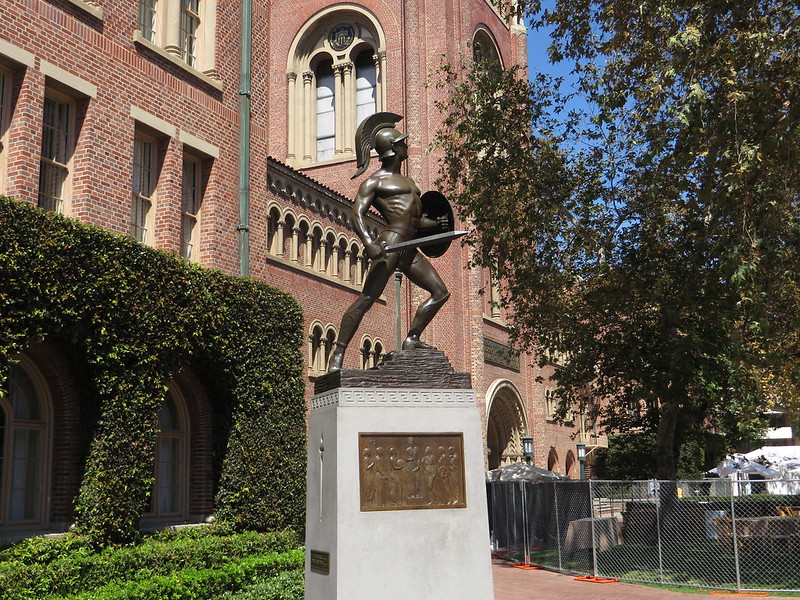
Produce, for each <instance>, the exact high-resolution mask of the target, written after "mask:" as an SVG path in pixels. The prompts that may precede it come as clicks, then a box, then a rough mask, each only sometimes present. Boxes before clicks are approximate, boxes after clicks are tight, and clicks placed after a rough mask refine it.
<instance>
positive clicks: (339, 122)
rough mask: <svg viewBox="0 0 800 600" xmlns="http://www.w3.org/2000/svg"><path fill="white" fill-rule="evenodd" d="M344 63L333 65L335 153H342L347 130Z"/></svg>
mask: <svg viewBox="0 0 800 600" xmlns="http://www.w3.org/2000/svg"><path fill="white" fill-rule="evenodd" d="M343 77H344V65H343V64H339V65H335V66H334V67H333V111H334V118H335V127H336V130H335V131H334V138H335V142H334V144H335V150H334V154H341V153H342V151H343V150H342V148H344V145H345V142H344V137H345V135H344V132H345V131H346V129H345V125H344V113H345V106H346V102H345V100H344V82H343Z"/></svg>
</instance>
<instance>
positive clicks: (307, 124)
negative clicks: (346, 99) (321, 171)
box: [300, 71, 317, 162]
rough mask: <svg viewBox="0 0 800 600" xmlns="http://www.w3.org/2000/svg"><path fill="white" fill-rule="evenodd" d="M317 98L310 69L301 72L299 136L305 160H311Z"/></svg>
mask: <svg viewBox="0 0 800 600" xmlns="http://www.w3.org/2000/svg"><path fill="white" fill-rule="evenodd" d="M316 105H317V99H316V94H314V73H313V72H311V71H306V72H305V73H303V113H304V114H303V122H302V127H300V136H301V138H300V139H301V140H302V142H303V160H304V161H305V162H311V159H312V156H314V155H313V154H312V145H313V142H314V140H313V139H312V138H313V137H314V135H313V134H312V132H313V131H315V130H316V127H315V126H314V119H315V117H316V111H315V108H316Z"/></svg>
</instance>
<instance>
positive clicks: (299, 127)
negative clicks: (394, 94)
mask: <svg viewBox="0 0 800 600" xmlns="http://www.w3.org/2000/svg"><path fill="white" fill-rule="evenodd" d="M385 48H386V41H385V37H384V35H383V30H382V28H381V27H380V25H379V24H378V22H377V20H376V19H375V17H374V16H373V15H372V14H371V13H369V12H368V11H366V10H364V9H362V8H360V7H356V6H348V7H347V8H344V9H343V8H342V7H340V6H331V7H328V8H326V9H324V10H322V11H320V12H319V13H318V14H317V15H316V16H315V17H314V18H313V19H312V20H310V21H308V22H307V23H306V24H305V25H304V26H303V27H302V28H301V30H300V31H299V32H298V33H297V35H296V36H295V39H294V42H293V43H292V47H291V48H290V51H289V60H288V64H287V81H288V108H289V111H288V112H289V132H288V133H289V139H288V149H287V162H288V163H289V164H291V165H292V166H303V165H311V164H315V163H319V162H323V161H328V160H336V159H341V160H350V159H352V158H354V156H355V155H354V150H353V147H354V145H355V144H354V138H355V131H356V128H357V127H358V124H359V123H360V122H361V121H362V120H363V119H364V118H365V117H367V116H369V115H371V114H373V113H375V112H377V111H381V110H385V108H384V107H385V106H386V89H385V81H386V78H385V71H386V50H385Z"/></svg>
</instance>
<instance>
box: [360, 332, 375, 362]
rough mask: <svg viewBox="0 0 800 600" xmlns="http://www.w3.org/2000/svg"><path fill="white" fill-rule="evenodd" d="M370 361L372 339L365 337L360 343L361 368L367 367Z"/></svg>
mask: <svg viewBox="0 0 800 600" xmlns="http://www.w3.org/2000/svg"><path fill="white" fill-rule="evenodd" d="M373 366H374V365H373V363H372V340H370V339H369V338H366V339H365V340H364V341H363V342H362V344H361V368H362V369H369V368H371V367H373Z"/></svg>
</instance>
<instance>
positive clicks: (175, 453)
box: [148, 386, 189, 519]
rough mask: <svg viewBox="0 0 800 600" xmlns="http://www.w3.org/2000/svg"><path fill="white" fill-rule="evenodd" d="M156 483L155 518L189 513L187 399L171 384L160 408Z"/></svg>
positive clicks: (150, 515)
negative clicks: (184, 401) (187, 493)
mask: <svg viewBox="0 0 800 600" xmlns="http://www.w3.org/2000/svg"><path fill="white" fill-rule="evenodd" d="M158 429H159V431H158V440H157V442H156V462H155V484H154V485H153V493H152V496H151V498H150V514H149V515H148V516H149V517H151V518H155V519H159V518H173V519H175V518H184V517H186V512H187V509H186V506H187V502H186V500H187V497H186V488H187V481H188V477H187V475H188V472H189V469H188V467H189V465H188V452H187V448H186V445H187V439H188V432H187V429H188V426H187V418H186V412H185V406H184V405H183V399H182V398H181V396H180V394H179V393H178V392H177V390H175V388H174V387H172V386H171V387H170V391H169V393H168V394H167V398H166V400H164V403H163V404H162V405H161V408H160V409H159V411H158Z"/></svg>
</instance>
